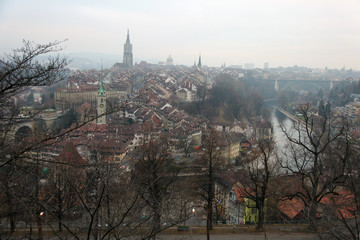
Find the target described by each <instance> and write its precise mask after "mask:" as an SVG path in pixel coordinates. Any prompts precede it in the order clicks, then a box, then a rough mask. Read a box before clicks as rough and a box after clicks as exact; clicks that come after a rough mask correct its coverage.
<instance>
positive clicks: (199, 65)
mask: <svg viewBox="0 0 360 240" xmlns="http://www.w3.org/2000/svg"><path fill="white" fill-rule="evenodd" d="M198 67H199V68H200V67H201V54H200V55H199V62H198Z"/></svg>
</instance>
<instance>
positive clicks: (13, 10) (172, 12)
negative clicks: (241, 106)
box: [0, 0, 360, 70]
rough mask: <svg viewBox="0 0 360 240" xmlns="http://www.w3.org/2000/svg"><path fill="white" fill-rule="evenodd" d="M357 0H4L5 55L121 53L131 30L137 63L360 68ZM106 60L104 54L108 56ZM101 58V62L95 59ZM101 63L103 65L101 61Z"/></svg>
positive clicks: (0, 15) (0, 11) (1, 45)
mask: <svg viewBox="0 0 360 240" xmlns="http://www.w3.org/2000/svg"><path fill="white" fill-rule="evenodd" d="M358 9H360V2H359V1H356V0H344V1H333V0H330V1H329V0H315V1H310V0H301V1H300V0H292V1H286V0H274V1H266V0H258V1H236V0H225V1H213V0H211V1H205V0H204V1H188V0H185V1H164V0H155V1H140V0H134V1H105V2H104V1H68V0H63V1H45V0H36V1H24V0H13V1H10V0H1V1H0V31H1V35H2V37H1V40H0V53H1V54H3V53H7V52H9V51H10V50H11V49H14V48H17V47H18V46H20V45H21V41H22V39H26V40H31V41H34V42H36V43H46V42H50V41H54V40H64V39H68V41H67V42H66V44H64V47H65V49H64V51H63V52H64V53H66V54H68V53H102V54H108V55H111V56H114V55H115V58H116V57H117V56H118V57H119V60H118V61H121V56H122V47H123V43H124V41H125V36H126V32H127V29H129V31H130V37H131V42H132V43H133V44H134V49H133V53H134V61H135V62H140V61H141V60H145V61H148V62H153V63H157V62H158V61H165V60H166V58H167V57H168V56H169V55H171V56H172V57H173V59H174V64H183V65H192V64H193V63H194V61H195V60H197V58H198V56H199V54H201V55H202V59H203V64H205V65H208V66H220V65H222V64H223V63H225V64H226V65H227V66H229V65H244V64H246V63H254V64H255V67H263V64H264V63H265V62H269V64H270V67H278V66H293V65H299V66H306V67H311V68H324V67H326V66H327V67H328V68H342V67H344V66H345V67H346V68H347V69H349V68H352V69H357V70H358V69H360V62H359V61H358V54H359V53H360V46H359V42H360V26H359V25H360V15H359V14H358ZM103 57H104V56H103ZM95 59H96V57H95ZM99 61H100V60H99Z"/></svg>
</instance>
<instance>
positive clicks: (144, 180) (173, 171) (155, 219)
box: [133, 135, 179, 239]
mask: <svg viewBox="0 0 360 240" xmlns="http://www.w3.org/2000/svg"><path fill="white" fill-rule="evenodd" d="M135 159H136V164H135V166H134V171H133V178H134V180H135V182H136V183H137V184H138V186H140V189H139V190H140V196H141V199H142V200H143V201H144V202H145V203H146V205H147V206H148V207H149V211H148V212H149V213H148V214H149V219H150V220H151V227H150V230H151V231H150V234H149V239H150V238H152V239H155V237H156V234H157V233H159V232H160V231H161V230H162V228H161V218H162V211H163V208H164V205H165V203H166V201H168V200H169V197H170V196H171V195H172V190H171V186H172V184H173V183H174V182H175V180H176V178H177V174H178V171H179V169H178V168H177V167H176V166H175V164H174V160H173V158H172V157H171V155H170V154H169V152H168V144H167V138H166V136H154V135H152V136H151V137H150V139H149V140H144V142H143V145H142V146H141V147H140V149H139V150H137V154H136V155H135Z"/></svg>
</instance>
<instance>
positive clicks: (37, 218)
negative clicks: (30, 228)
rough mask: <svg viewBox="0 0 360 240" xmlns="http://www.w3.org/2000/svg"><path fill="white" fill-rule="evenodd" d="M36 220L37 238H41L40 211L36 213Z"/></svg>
mask: <svg viewBox="0 0 360 240" xmlns="http://www.w3.org/2000/svg"><path fill="white" fill-rule="evenodd" d="M36 222H37V226H38V234H39V240H42V239H43V237H42V225H41V216H40V213H36Z"/></svg>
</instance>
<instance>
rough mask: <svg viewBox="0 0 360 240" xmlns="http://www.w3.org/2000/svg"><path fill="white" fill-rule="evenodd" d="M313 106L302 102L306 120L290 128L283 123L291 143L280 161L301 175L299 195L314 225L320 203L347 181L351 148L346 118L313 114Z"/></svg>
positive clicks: (297, 194) (314, 225) (294, 123)
mask: <svg viewBox="0 0 360 240" xmlns="http://www.w3.org/2000/svg"><path fill="white" fill-rule="evenodd" d="M310 109H311V107H310V105H302V106H300V107H299V109H298V111H299V112H300V114H301V116H302V119H303V120H302V121H300V120H299V121H297V122H293V125H292V127H291V128H290V129H286V128H285V127H284V126H282V130H283V132H284V134H285V136H286V138H287V140H288V142H289V144H288V148H286V149H285V151H283V152H282V157H281V159H280V163H281V164H282V166H283V167H284V168H285V169H286V170H287V171H290V172H292V173H293V174H298V175H300V176H301V184H302V191H299V192H297V193H296V196H297V197H300V198H301V199H302V200H303V201H304V203H305V205H306V206H307V213H308V221H309V223H310V228H311V229H315V228H316V216H317V213H318V206H319V203H320V202H321V200H322V199H323V197H325V196H326V195H328V194H332V193H336V191H337V187H338V186H339V184H342V183H343V182H344V176H345V175H346V171H347V166H348V159H349V153H350V152H349V138H348V133H349V128H348V124H347V122H346V121H345V120H344V119H342V118H336V117H335V116H334V115H332V114H329V115H325V116H322V117H319V116H316V115H313V114H312V113H311V111H310ZM292 197H294V196H292Z"/></svg>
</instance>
